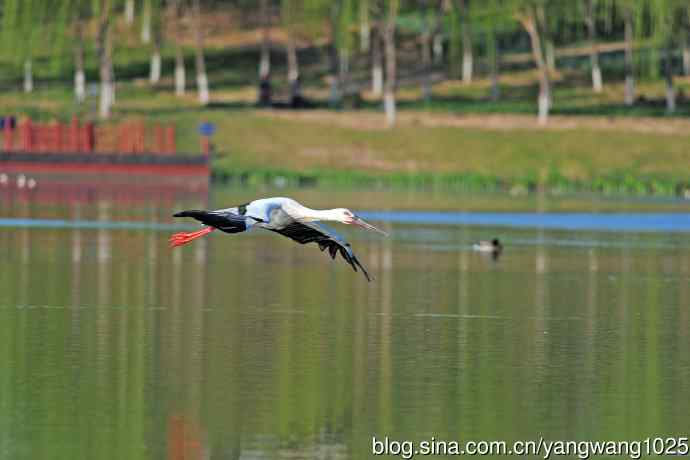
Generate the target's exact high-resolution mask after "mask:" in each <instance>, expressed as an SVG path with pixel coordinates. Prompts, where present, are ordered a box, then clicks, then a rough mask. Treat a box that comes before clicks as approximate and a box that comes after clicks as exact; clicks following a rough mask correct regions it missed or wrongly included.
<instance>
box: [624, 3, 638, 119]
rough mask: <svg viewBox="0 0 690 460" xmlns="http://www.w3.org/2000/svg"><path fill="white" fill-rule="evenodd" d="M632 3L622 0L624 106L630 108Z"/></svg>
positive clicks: (632, 98)
mask: <svg viewBox="0 0 690 460" xmlns="http://www.w3.org/2000/svg"><path fill="white" fill-rule="evenodd" d="M633 8H634V3H633V1H632V0H624V3H623V22H624V24H625V25H624V27H625V105H627V106H632V105H633V104H634V103H635V64H634V61H633V41H634V35H633V18H634V10H633Z"/></svg>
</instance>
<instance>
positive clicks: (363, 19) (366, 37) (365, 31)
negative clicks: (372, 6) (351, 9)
mask: <svg viewBox="0 0 690 460" xmlns="http://www.w3.org/2000/svg"><path fill="white" fill-rule="evenodd" d="M370 45H371V24H370V23H369V1H368V0H360V4H359V49H360V51H361V52H362V53H368V52H369V47H370Z"/></svg>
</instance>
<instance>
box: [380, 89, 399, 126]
mask: <svg viewBox="0 0 690 460" xmlns="http://www.w3.org/2000/svg"><path fill="white" fill-rule="evenodd" d="M383 109H384V111H385V112H386V125H387V126H388V127H392V126H395V120H396V107H395V93H394V92H393V91H390V90H388V89H387V90H386V94H385V96H384V98H383Z"/></svg>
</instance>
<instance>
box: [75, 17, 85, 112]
mask: <svg viewBox="0 0 690 460" xmlns="http://www.w3.org/2000/svg"><path fill="white" fill-rule="evenodd" d="M74 27H75V39H74V41H75V43H74V97H75V98H76V100H77V103H79V104H81V103H82V102H84V100H85V99H86V74H85V72H84V35H83V33H82V23H81V19H80V18H77V20H76V21H75V26H74Z"/></svg>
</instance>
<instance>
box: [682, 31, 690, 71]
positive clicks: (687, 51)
mask: <svg viewBox="0 0 690 460" xmlns="http://www.w3.org/2000/svg"><path fill="white" fill-rule="evenodd" d="M682 40H683V44H682V48H683V49H682V55H683V75H685V76H686V77H687V76H690V46H688V41H689V40H690V31H689V30H688V29H687V28H686V29H684V30H683V38H682Z"/></svg>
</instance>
